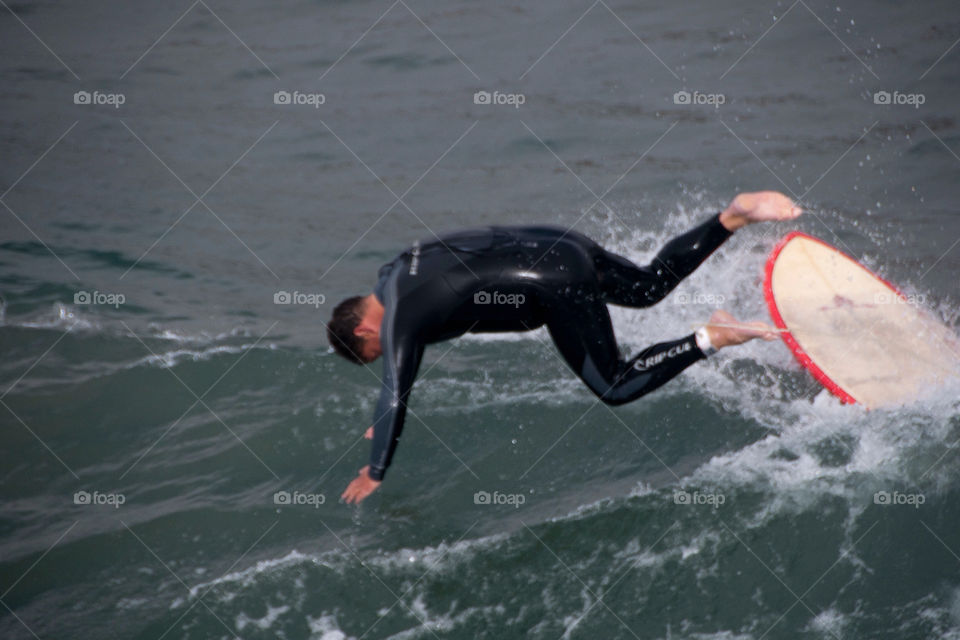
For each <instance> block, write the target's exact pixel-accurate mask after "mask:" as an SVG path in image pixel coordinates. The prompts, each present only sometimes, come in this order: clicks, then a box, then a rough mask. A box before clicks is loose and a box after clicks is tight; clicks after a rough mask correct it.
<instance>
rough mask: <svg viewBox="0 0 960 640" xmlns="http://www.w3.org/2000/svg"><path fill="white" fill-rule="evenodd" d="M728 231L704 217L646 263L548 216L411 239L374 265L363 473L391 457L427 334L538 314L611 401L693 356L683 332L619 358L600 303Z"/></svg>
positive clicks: (667, 278)
mask: <svg viewBox="0 0 960 640" xmlns="http://www.w3.org/2000/svg"><path fill="white" fill-rule="evenodd" d="M729 236H730V232H729V231H727V230H726V229H725V228H724V227H723V225H721V224H720V221H719V218H718V216H712V217H711V218H710V219H709V220H707V221H706V222H704V223H703V224H701V225H699V226H698V227H696V228H694V229H692V230H690V231H688V232H687V233H684V234H683V235H681V236H679V237H677V238H674V239H673V240H671V241H670V242H669V243H667V245H666V246H665V247H663V249H662V250H661V251H660V253H658V254H657V256H656V257H655V258H654V260H653V262H652V263H651V264H650V265H648V266H645V267H641V266H637V265H635V264H633V263H632V262H630V261H629V260H627V259H626V258H623V257H621V256H618V255H615V254H612V253H610V252H608V251H606V250H605V249H604V248H603V247H601V246H599V245H598V244H597V243H595V242H594V241H592V240H590V239H589V238H587V237H586V236H584V235H582V234H579V233H577V232H575V231H569V230H565V229H559V228H554V227H539V226H537V227H488V228H485V229H478V230H472V231H463V232H459V233H455V234H452V235H447V236H444V237H443V238H442V239H441V240H439V241H438V240H434V241H431V242H426V243H422V244H420V243H416V244H414V246H413V247H412V248H411V249H410V250H408V251H405V252H404V253H402V254H400V255H399V256H397V258H396V259H394V260H393V261H392V262H390V263H388V264H386V265H384V266H383V267H382V268H381V269H380V273H379V280H378V282H377V286H376V288H375V289H374V294H375V295H376V297H377V299H378V300H379V301H380V302H381V303H382V304H383V306H384V316H383V324H382V325H381V326H380V344H381V347H382V350H383V384H384V388H383V389H382V391H381V393H380V400H379V401H378V402H377V408H376V413H375V414H374V423H373V450H372V452H371V455H370V470H369V475H370V477H371V478H373V479H375V480H381V479H383V475H384V472H385V471H386V469H387V467H388V466H389V465H390V460H391V458H392V457H393V453H394V450H395V449H396V446H397V443H398V441H399V438H400V432H401V431H402V430H403V420H404V415H405V413H406V404H407V399H408V395H409V393H410V388H411V387H412V386H413V381H414V378H415V377H416V374H417V368H418V367H419V366H420V359H421V356H422V355H423V349H424V347H425V346H426V345H428V344H431V343H434V342H439V341H441V340H448V339H450V338H455V337H457V336H461V335H463V334H465V333H467V332H472V333H479V332H492V331H529V330H531V329H536V328H538V327H540V326H543V325H546V326H547V329H548V330H549V332H550V336H551V337H552V338H553V341H554V343H556V345H557V349H558V350H559V351H560V354H561V355H562V356H563V358H564V359H565V360H566V361H567V363H568V364H569V365H570V367H571V368H572V369H573V370H574V372H576V374H577V375H578V376H580V378H581V379H582V380H583V381H584V382H585V383H586V384H587V386H588V387H590V390H591V391H593V392H594V393H595V394H597V396H599V397H600V398H601V399H602V400H603V401H604V402H606V403H608V404H614V405H615V404H622V403H624V402H629V401H631V400H634V399H636V398H639V397H640V396H642V395H644V394H645V393H648V392H650V391H652V390H654V389H656V388H657V387H659V386H661V385H662V384H664V383H665V382H667V381H668V380H670V379H671V378H673V377H674V376H676V375H677V374H678V373H680V372H681V371H682V370H683V369H685V368H686V367H688V366H689V365H691V364H693V363H694V362H696V361H697V360H700V359H702V358H704V354H703V352H702V351H701V350H700V349H699V348H698V347H697V343H696V339H695V337H694V335H693V334H690V335H688V336H686V337H684V338H681V339H679V340H674V341H672V342H663V343H660V344H655V345H653V346H651V347H648V348H646V349H644V350H643V351H641V352H640V353H639V354H637V355H636V356H634V357H633V358H631V359H629V360H623V359H621V357H620V353H619V349H618V347H617V342H616V339H615V338H614V334H613V326H612V324H611V322H610V315H609V313H608V311H607V306H606V305H607V304H616V305H622V306H625V307H648V306H650V305H653V304H655V303H657V302H658V301H660V300H661V299H662V298H663V297H664V296H665V295H667V293H669V292H670V291H671V290H672V289H673V288H674V287H676V286H677V284H678V283H679V282H680V281H681V280H682V279H683V278H684V277H686V276H687V275H689V274H690V273H691V272H692V271H693V270H694V269H696V268H697V266H699V265H700V263H702V262H703V261H704V260H705V259H706V258H707V257H708V256H709V255H710V254H711V253H712V252H713V251H714V250H715V249H716V248H717V247H719V246H720V245H721V244H723V242H724V240H726V239H727V238H728V237H729Z"/></svg>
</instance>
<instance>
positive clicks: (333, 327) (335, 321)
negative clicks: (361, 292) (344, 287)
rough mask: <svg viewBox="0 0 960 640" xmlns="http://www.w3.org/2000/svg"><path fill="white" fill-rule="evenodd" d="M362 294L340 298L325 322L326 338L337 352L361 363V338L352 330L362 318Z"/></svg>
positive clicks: (363, 304)
mask: <svg viewBox="0 0 960 640" xmlns="http://www.w3.org/2000/svg"><path fill="white" fill-rule="evenodd" d="M364 306H365V303H364V297H363V296H353V297H351V298H347V299H346V300H342V301H341V302H340V304H338V305H337V306H336V307H334V309H333V316H332V317H331V318H330V322H329V323H328V324H327V340H329V341H330V346H331V347H333V350H334V351H336V352H337V353H338V354H340V355H341V356H343V357H344V358H346V359H347V360H349V361H350V362H353V363H355V364H363V363H364V361H363V357H362V356H361V355H360V353H361V351H363V339H361V338H360V336H358V335H357V334H355V333H354V332H353V330H354V329H356V328H357V325H359V324H360V321H361V320H363V308H364Z"/></svg>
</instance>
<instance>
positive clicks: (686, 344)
mask: <svg viewBox="0 0 960 640" xmlns="http://www.w3.org/2000/svg"><path fill="white" fill-rule="evenodd" d="M547 329H548V330H549V331H550V337H551V338H553V342H554V343H555V344H556V345H557V350H558V351H560V355H562V356H563V358H564V360H566V361H567V364H569V365H570V367H571V368H572V369H573V371H574V373H576V374H577V375H578V376H579V377H580V379H581V380H583V381H584V382H585V383H586V385H587V386H588V387H589V388H590V390H591V391H593V392H594V393H595V394H596V395H597V396H598V397H599V398H600V399H601V400H603V401H604V402H606V403H607V404H611V405H618V404H623V403H625V402H630V401H631V400H635V399H637V398H639V397H640V396H642V395H644V394H646V393H649V392H651V391H653V390H654V389H657V388H658V387H660V386H661V385H663V384H664V383H666V382H667V381H669V380H670V379H671V378H673V377H674V376H676V375H677V374H679V373H680V372H681V371H683V370H684V369H686V368H687V367H688V366H690V365H691V364H693V363H694V362H696V361H698V360H701V359H703V358H704V355H703V352H702V351H700V349H699V348H698V347H697V342H696V338H695V337H694V336H693V334H691V335H689V336H686V337H685V338H681V339H680V340H674V341H671V342H661V343H659V344H655V345H653V346H650V347H647V348H646V349H644V350H643V351H641V352H640V353H639V354H637V355H636V356H634V357H633V358H631V359H630V360H622V359H621V358H620V353H619V349H618V348H617V341H616V338H615V337H614V333H613V325H612V324H611V322H610V314H609V312H608V311H607V306H606V304H605V303H604V302H603V301H602V300H599V299H597V300H595V301H592V302H573V301H570V300H566V301H564V300H558V301H556V302H555V303H554V304H551V305H550V306H549V312H548V317H547Z"/></svg>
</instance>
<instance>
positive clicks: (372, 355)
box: [360, 336, 383, 363]
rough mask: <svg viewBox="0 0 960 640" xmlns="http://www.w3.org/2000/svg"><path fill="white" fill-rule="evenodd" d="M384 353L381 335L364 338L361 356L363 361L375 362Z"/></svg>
mask: <svg viewBox="0 0 960 640" xmlns="http://www.w3.org/2000/svg"><path fill="white" fill-rule="evenodd" d="M382 353H383V350H382V349H381V348H380V336H367V337H366V338H364V340H363V349H362V350H361V352H360V357H362V358H363V361H364V362H366V363H370V362H373V361H374V360H376V359H377V358H379V357H380V355H381V354H382Z"/></svg>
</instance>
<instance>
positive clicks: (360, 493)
mask: <svg viewBox="0 0 960 640" xmlns="http://www.w3.org/2000/svg"><path fill="white" fill-rule="evenodd" d="M369 470H370V465H367V466H365V467H364V468H363V469H360V475H358V476H357V477H356V478H354V479H353V482H351V483H350V484H348V485H347V488H346V490H345V491H344V492H343V495H341V496H340V499H341V500H343V501H344V502H346V503H347V504H351V503H353V504H358V503H359V502H360V501H361V500H363V499H364V498H366V497H367V496H368V495H370V494H371V493H373V492H374V491H375V490H376V488H377V487H379V486H380V480H374V479H373V478H371V477H370V476H369V475H368V474H367V472H368V471H369Z"/></svg>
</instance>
